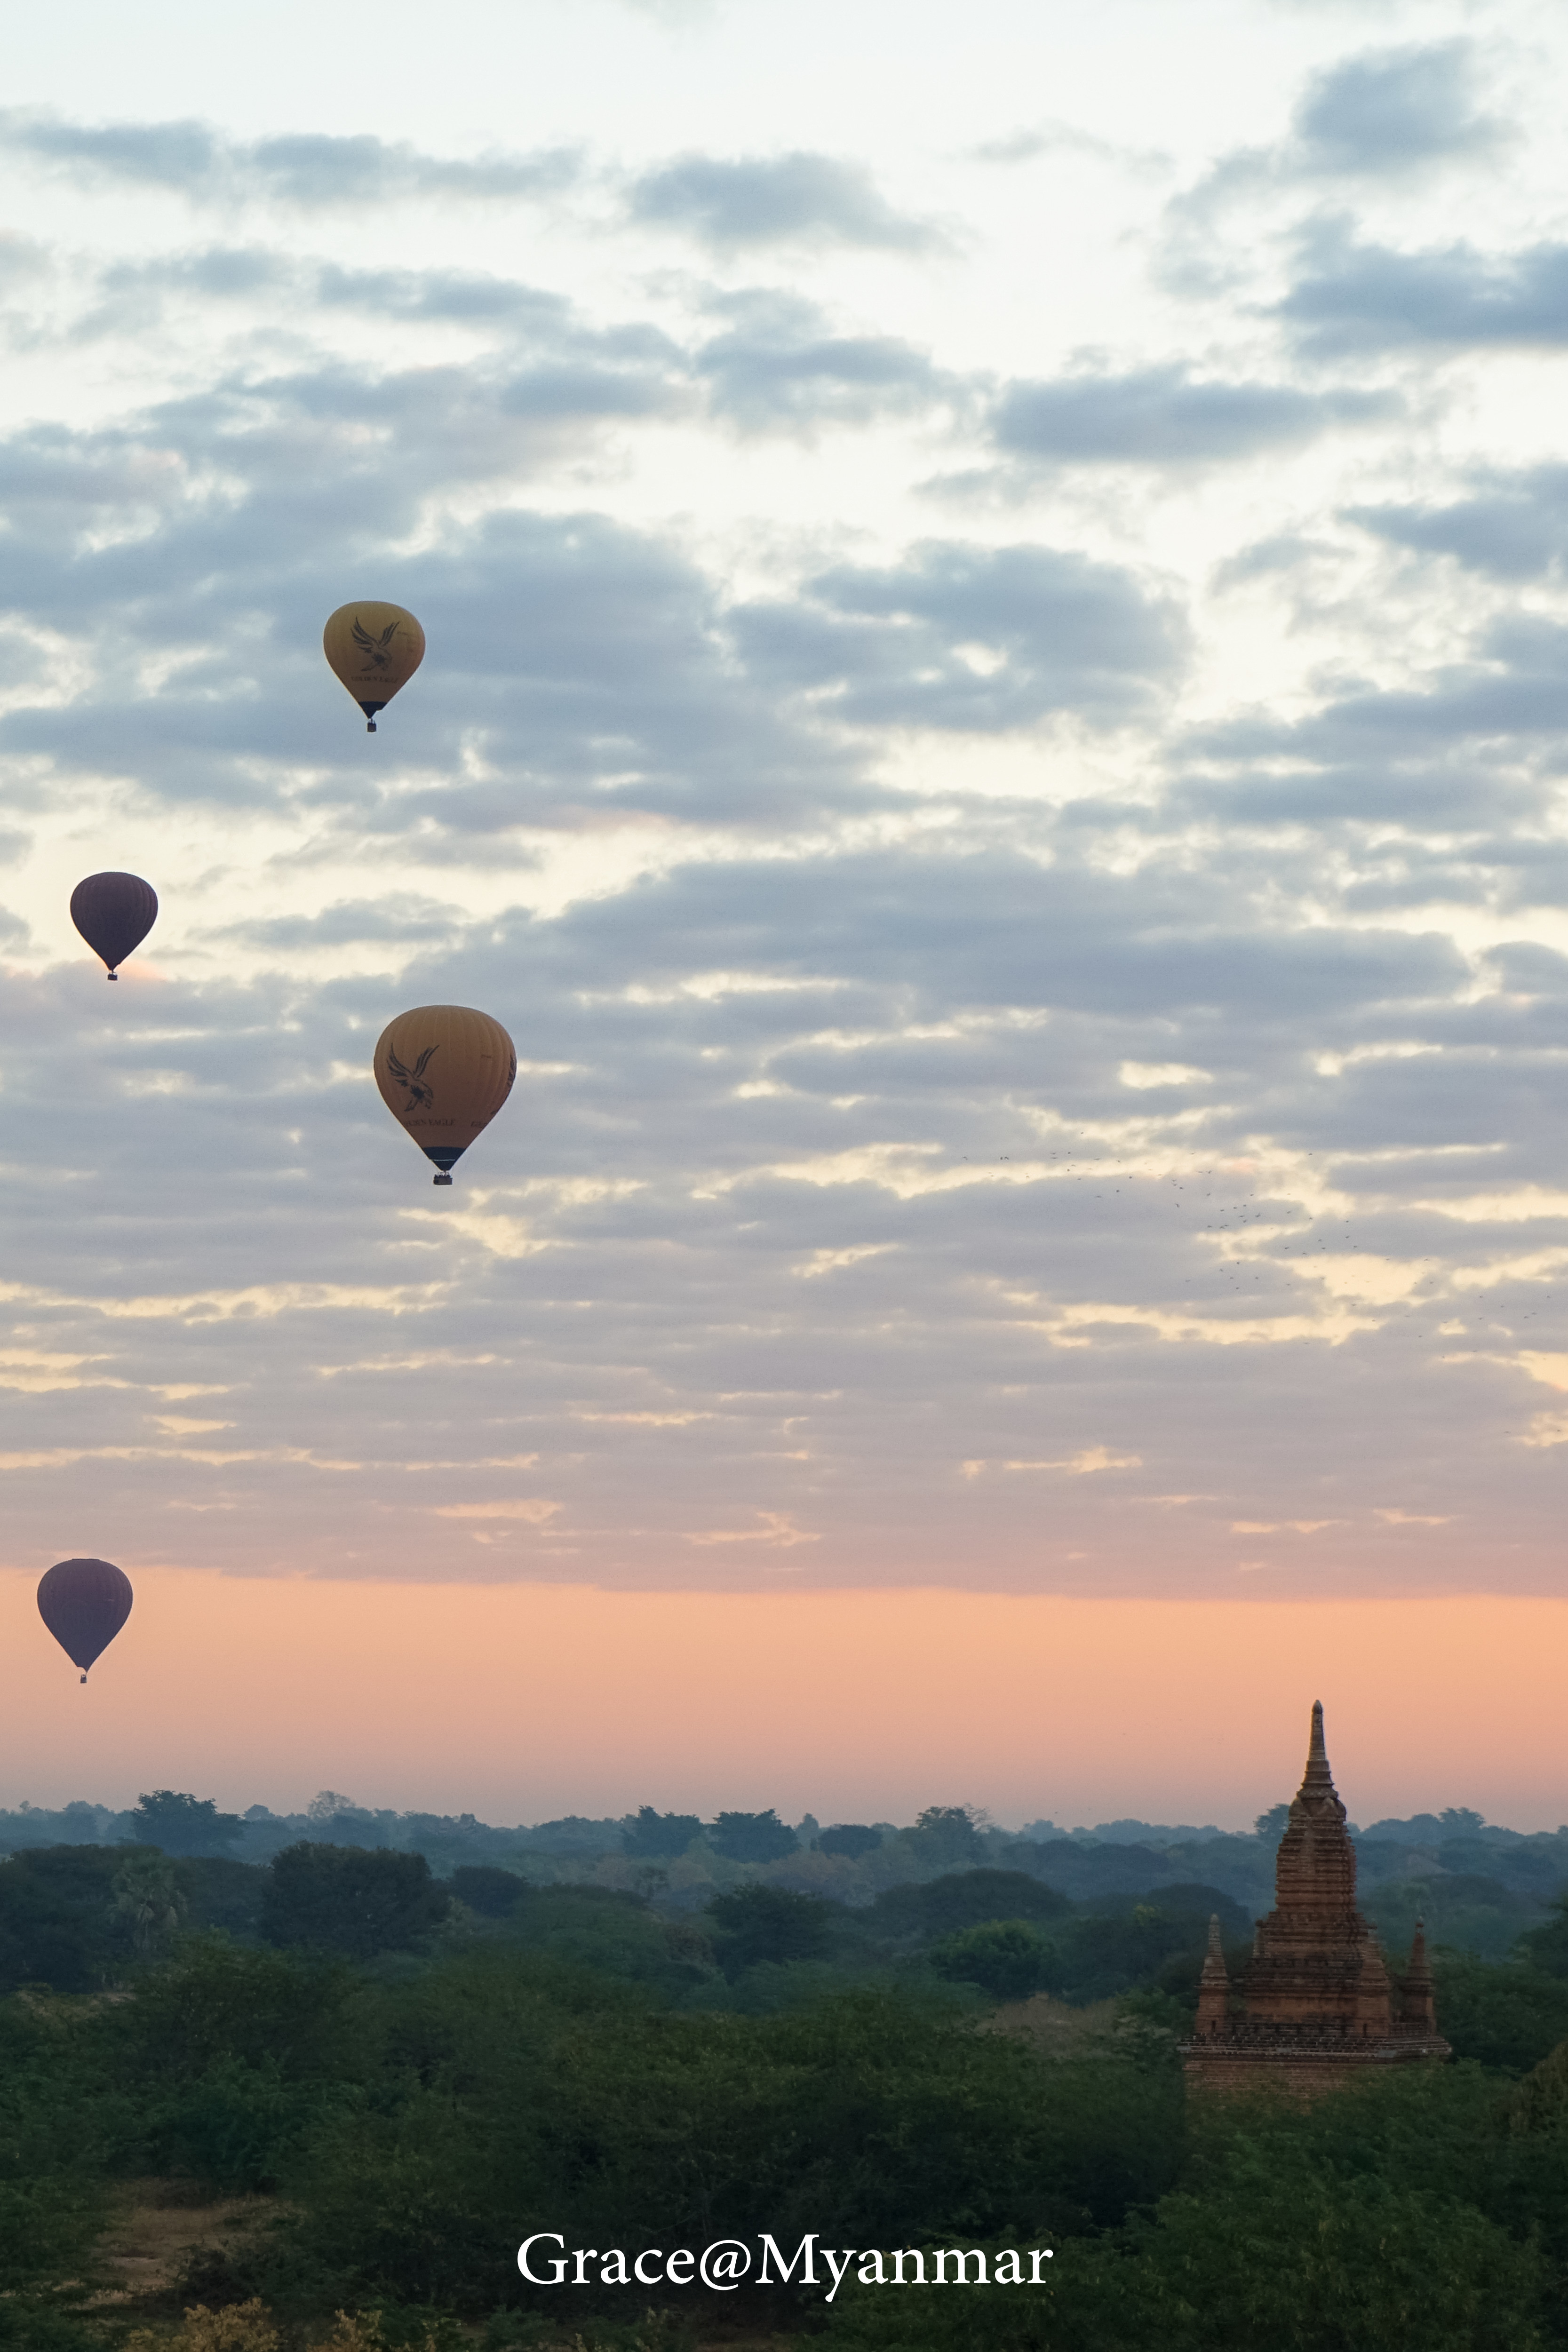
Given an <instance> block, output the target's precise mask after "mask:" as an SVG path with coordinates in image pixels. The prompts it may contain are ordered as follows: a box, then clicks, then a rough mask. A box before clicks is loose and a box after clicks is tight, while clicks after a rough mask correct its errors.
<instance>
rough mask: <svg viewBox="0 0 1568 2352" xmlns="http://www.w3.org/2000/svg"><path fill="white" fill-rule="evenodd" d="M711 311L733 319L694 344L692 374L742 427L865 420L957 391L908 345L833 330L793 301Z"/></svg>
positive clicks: (766, 294)
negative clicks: (723, 328) (696, 349)
mask: <svg viewBox="0 0 1568 2352" xmlns="http://www.w3.org/2000/svg"><path fill="white" fill-rule="evenodd" d="M713 309H714V310H715V311H716V312H718V313H719V314H720V315H721V316H722V317H725V318H727V319H728V320H730V321H731V324H730V325H729V326H728V327H727V329H726V331H724V332H723V333H722V334H718V335H714V336H712V337H711V338H710V340H709V341H707V342H705V343H704V344H703V345H702V346H701V348H700V351H699V352H698V353H697V359H696V366H697V372H698V373H699V375H700V376H701V377H702V378H703V379H705V380H706V382H707V383H708V384H709V386H710V395H711V399H712V403H713V406H714V408H715V410H716V411H717V412H718V413H719V414H720V415H722V416H725V417H727V418H728V419H730V420H731V422H732V423H734V424H736V425H740V426H741V427H742V429H744V430H748V431H758V430H768V429H775V430H776V429H777V428H779V427H781V426H782V427H784V428H785V429H793V428H796V427H799V426H803V425H804V426H808V427H809V426H816V425H822V424H825V423H834V424H865V423H867V422H868V421H869V420H870V419H872V418H874V417H877V416H883V415H900V414H905V413H909V412H911V411H916V410H920V409H922V408H927V407H930V406H931V404H932V403H933V402H935V401H937V400H939V399H942V398H943V397H952V396H953V395H954V394H955V393H956V392H957V387H956V385H954V384H953V383H952V381H951V380H950V379H946V378H944V377H943V376H942V374H941V373H940V372H939V371H938V370H937V369H936V368H934V367H933V366H932V365H931V360H930V358H929V357H928V355H927V354H926V353H924V352H920V351H917V350H916V349H915V348H914V347H913V345H912V344H910V343H906V342H902V341H899V340H898V339H897V338H896V337H894V336H890V335H854V334H841V333H838V332H836V331H834V330H833V329H832V328H831V327H830V326H829V325H828V323H827V320H826V317H825V315H824V313H823V312H822V311H821V310H820V309H818V307H817V306H816V304H815V303H812V302H807V301H805V300H803V299H801V298H800V297H799V296H797V295H789V294H783V293H779V292H777V291H774V290H773V289H747V290H746V291H744V292H742V293H739V294H734V295H729V296H723V297H720V298H719V299H717V300H716V301H715V302H714V304H713Z"/></svg>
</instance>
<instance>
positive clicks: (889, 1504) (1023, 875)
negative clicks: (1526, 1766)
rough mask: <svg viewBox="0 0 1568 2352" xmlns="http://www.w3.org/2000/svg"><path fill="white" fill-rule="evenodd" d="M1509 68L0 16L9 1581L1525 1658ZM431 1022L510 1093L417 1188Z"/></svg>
mask: <svg viewBox="0 0 1568 2352" xmlns="http://www.w3.org/2000/svg"><path fill="white" fill-rule="evenodd" d="M1565 79H1568V30H1565V28H1564V26H1563V19H1562V14H1561V11H1560V10H1559V9H1556V8H1549V7H1546V6H1544V5H1531V0H1510V5H1468V6H1466V5H1425V4H1424V0H1412V4H1411V5H1400V0H1390V5H1385V6H1384V7H1382V8H1377V7H1373V6H1369V5H1361V0H1358V5H1354V6H1351V5H1331V4H1330V0H1324V5H1289V4H1288V0H1185V5H1183V6H1181V7H1180V8H1176V7H1173V6H1172V5H1169V0H1101V5H1098V6H1097V7H1095V8H1093V9H1086V8H1083V7H1081V6H1068V5H1059V0H1051V5H1040V0H973V5H970V6H968V7H967V8H965V9H963V10H954V9H952V8H951V7H941V6H937V5H930V0H900V5H897V6H894V5H892V4H891V0H834V5H821V0H792V5H789V6H788V7H785V6H784V5H780V0H714V5H710V6H701V5H691V6H682V5H673V0H672V5H662V6H658V5H644V6H632V5H622V0H526V5H519V0H448V5H447V6H446V7H445V8H444V9H443V10H442V11H441V12H440V13H439V15H438V16H434V17H433V16H431V15H430V14H429V12H427V11H426V10H422V9H417V8H416V7H414V6H413V5H409V0H381V5H378V6H377V8H376V9H375V10H374V13H373V14H372V15H371V16H366V15H364V14H363V13H355V12H343V11H337V12H331V13H328V12H323V11H321V10H320V9H319V8H317V7H315V6H306V5H303V0H277V5H272V6H271V7H269V8H268V10H267V11H265V12H250V13H249V14H246V15H239V14H237V12H234V11H227V10H225V11H215V10H214V9H212V8H211V7H210V6H209V5H205V0H200V5H198V0H150V5H149V6H148V7H147V8H146V9H144V10H142V11H140V12H138V13H137V15H136V17H135V19H134V22H132V19H131V18H129V17H128V16H126V13H125V11H124V10H123V8H121V7H119V6H114V5H108V0H58V5H56V6H55V7H54V8H53V9H51V10H48V11H43V10H35V11H32V12H29V16H28V18H27V20H26V22H19V23H18V25H17V26H15V27H13V28H12V30H11V32H10V34H9V35H8V58H7V77H6V84H7V104H6V106H5V110H4V111H3V112H0V194H3V197H4V213H3V217H4V220H5V236H4V239H3V241H0V336H3V337H4V343H5V365H4V368H3V370H0V514H3V519H4V534H5V535H4V539H3V540H0V583H3V586H0V789H3V792H4V808H3V811H0V837H3V841H4V848H5V856H4V859H3V861H0V958H3V964H0V1106H3V1108H4V1110H5V1122H6V1135H7V1138H8V1151H7V1165H6V1168H5V1181H6V1185H7V1193H8V1203H9V1213H8V1217H7V1221H6V1240H5V1251H4V1263H3V1265H0V1276H3V1281H0V1318H3V1319H0V1384H3V1385H0V1466H3V1467H4V1469H5V1499H6V1512H5V1564H6V1565H8V1566H10V1567H11V1568H14V1569H16V1570H19V1571H20V1570H27V1571H28V1572H29V1573H32V1574H36V1573H37V1568H38V1567H41V1566H43V1565H45V1564H47V1561H48V1560H50V1559H55V1558H58V1557H59V1556H61V1555H62V1554H64V1553H67V1552H100V1553H103V1554H105V1555H107V1556H109V1557H111V1558H114V1559H119V1560H121V1562H123V1564H125V1565H126V1566H127V1567H128V1568H129V1569H130V1570H132V1573H133V1574H135V1573H137V1572H138V1570H141V1571H144V1572H153V1573H157V1572H159V1571H168V1572H174V1571H178V1570H197V1569H199V1570H208V1571H214V1570H216V1571H222V1572H225V1573H226V1574H227V1575H229V1576H230V1577H234V1576H239V1577H244V1578H254V1577H258V1576H260V1577H271V1576H276V1575H279V1574H300V1573H302V1574H305V1575H308V1576H310V1577H313V1578H326V1579H342V1578H350V1579H358V1580H395V1581H405V1582H416V1583H430V1582H440V1581H442V1580H449V1581H453V1582H465V1583H471V1582H475V1581H480V1582H498V1581H507V1582H510V1581H521V1582H523V1583H542V1582H546V1583H552V1584H565V1585H574V1586H598V1587H609V1588H641V1589H644V1590H647V1591H668V1590H674V1589H686V1590H690V1589H697V1590H732V1591H763V1592H787V1591H798V1590H803V1589H805V1588H806V1587H809V1588H811V1589H813V1590H821V1589H826V1588H832V1587H848V1586H859V1587H874V1588H886V1589H898V1590H908V1589H910V1588H912V1587H919V1586H942V1587H956V1588H961V1589H969V1590H973V1591H990V1592H998V1593H1013V1594H1029V1593H1059V1594H1072V1595H1077V1596H1088V1597H1099V1598H1106V1597H1110V1596H1128V1595H1139V1594H1142V1595H1150V1596H1160V1597H1163V1598H1166V1599H1175V1598H1189V1599H1190V1598H1199V1597H1202V1598H1205V1599H1209V1600H1214V1599H1221V1600H1225V1599H1230V1598H1234V1597H1237V1596H1247V1597H1248V1598H1251V1597H1254V1596H1257V1597H1262V1596H1264V1595H1267V1596H1268V1598H1271V1599H1273V1598H1278V1599H1280V1600H1282V1601H1287V1600H1291V1599H1294V1598H1296V1597H1300V1596H1307V1595H1312V1596H1318V1597H1330V1598H1342V1599H1347V1600H1348V1599H1350V1598H1352V1597H1353V1598H1358V1599H1370V1598H1374V1597H1385V1598H1397V1597H1400V1596H1413V1595H1417V1594H1429V1593H1433V1592H1436V1591H1456V1592H1458V1591H1465V1592H1496V1593H1500V1594H1501V1593H1517V1594H1537V1595H1550V1594H1552V1593H1554V1592H1556V1591H1559V1590H1560V1589H1561V1582H1562V1572H1561V1557H1562V1535H1561V1524H1562V1498H1563V1479H1564V1473H1565V1470H1568V1454H1565V1452H1564V1448H1565V1447H1568V1181H1565V1179H1564V1173H1563V1152H1564V1147H1565V1145H1568V1117H1565V1115H1564V1108H1563V1088H1564V1080H1565V1078H1568V916H1565V915H1564V912H1563V895H1564V889H1565V887H1568V800H1565V798H1564V793H1563V771H1564V751H1565V748H1568V591H1565V583H1564V576H1563V560H1564V554H1565V551H1568V453H1565V452H1564V450H1563V445H1562V431H1561V417H1562V414H1563V393H1564V388H1565V386H1568V193H1565V191H1564V185H1563V174H1562V163H1561V126H1562V121H1563V112H1564V106H1565V102H1568V90H1565V89H1564V82H1565ZM361 595H363V596H367V597H384V598H391V599H395V600H396V601H399V602H401V603H404V604H407V605H409V606H411V607H412V608H413V609H414V610H415V611H416V613H417V614H418V615H419V617H420V619H421V620H422V622H423V624H424V626H425V629H426V635H427V638H428V645H429V651H428V654H427V656H426V662H425V666H424V668H423V669H422V671H421V672H420V674H419V675H418V677H416V679H415V680H414V682H413V683H412V684H411V685H410V686H409V687H408V688H406V689H405V693H404V695H403V697H402V698H401V699H400V700H398V701H397V702H396V703H395V705H394V706H393V707H392V708H391V709H390V710H389V711H388V712H387V714H386V715H385V717H384V719H383V721H382V724H381V729H380V731H379V733H378V734H377V735H375V736H374V737H367V736H366V734H365V732H364V730H363V723H362V722H361V721H360V720H359V719H357V717H356V713H355V710H354V708H353V704H352V703H351V701H350V700H349V699H348V698H347V697H346V696H345V694H344V693H343V691H342V688H340V687H339V686H338V685H337V683H336V682H335V680H334V679H333V678H332V677H331V675H330V674H329V673H328V671H327V670H326V668H325V667H324V665H323V663H322V661H321V652H320V639H321V624H322V622H323V620H324V618H325V616H326V614H328V613H329V612H330V611H331V609H332V608H333V607H334V606H336V605H337V604H341V603H342V602H344V601H345V600H347V599H351V598H353V597H355V596H361ZM121 866H125V867H131V868H133V869H135V870H137V871H139V872H141V873H142V874H144V875H145V876H146V877H148V878H149V879H150V880H151V881H153V884H154V885H155V887H156V888H157V889H158V891H159V893H160V897H161V899H162V903H163V911H162V913H161V916H160V919H159V921H158V925H157V928H156V929H155V930H154V932H153V936H152V938H151V939H150V940H149V941H148V943H147V945H146V947H145V948H144V949H143V950H141V951H140V953H139V954H138V956H137V957H136V958H135V959H134V961H132V964H131V965H130V966H129V967H128V968H127V971H126V973H125V976H124V979H123V982H122V984H121V986H120V987H119V988H117V989H115V990H113V991H110V990H108V989H106V987H105V985H104V982H103V975H102V972H101V970H100V968H99V967H98V966H97V965H96V964H95V963H94V962H93V961H92V960H91V959H90V958H89V956H88V954H87V953H86V952H85V950H83V949H82V947H81V945H80V942H79V940H77V938H76V935H75V933H74V932H73V930H72V929H71V927H70V924H69V920H68V913H67V901H68V896H69V893H70V890H71V887H72V886H73V885H74V884H75V882H76V881H77V880H78V879H79V877H81V876H82V875H84V874H86V873H89V872H91V871H94V870H96V869H100V868H103V867H121ZM439 1002H456V1003H469V1004H475V1005H479V1006H481V1007H483V1008H484V1009H485V1010H486V1011H488V1012H489V1013H493V1014H495V1015H496V1016H497V1017H498V1018H499V1019H500V1020H501V1021H502V1022H504V1023H505V1024H506V1025H507V1027H508V1028H509V1029H510V1032H511V1034H512V1035H513V1037H514V1038H515V1040H516V1043H517V1047H518V1052H519V1056H520V1072H519V1078H518V1084H517V1087H516V1090H515V1092H514V1094H513V1097H512V1099H511V1102H510V1105H509V1107H508V1108H507V1109H506V1110H505V1111H504V1112H503V1113H502V1114H501V1115H500V1118H498V1119H497V1121H496V1123H495V1125H494V1126H493V1128H492V1129H490V1130H489V1133H488V1134H487V1135H486V1136H485V1137H484V1138H483V1139H481V1140H480V1142H479V1144H478V1145H476V1146H475V1148H474V1149H473V1150H472V1151H471V1153H470V1154H469V1156H468V1159H467V1160H465V1161H464V1162H463V1163H462V1166H461V1168H460V1169H459V1171H458V1181H457V1184H456V1186H455V1187H454V1189H453V1191H452V1192H443V1193H436V1192H433V1191H432V1189H431V1187H430V1184H429V1181H428V1171H427V1169H426V1166H425V1163H424V1162H423V1161H422V1160H420V1159H419V1158H418V1156H417V1154H416V1152H415V1150H413V1148H412V1147H411V1145H410V1144H409V1143H408V1141H407V1140H406V1139H405V1137H404V1136H403V1135H401V1134H400V1133H399V1131H398V1129H396V1127H395V1125H394V1124H393V1122H392V1121H391V1119H390V1118H388V1116H387V1114H386V1112H385V1110H384V1108H383V1106H382V1104H381V1101H380V1099H379V1097H378V1096H377V1095H376V1093H375V1091H374V1086H373V1084H372V1082H371V1078H370V1074H369V1056H370V1049H371V1046H372V1045H373V1044H374V1039H375V1036H376V1035H377V1034H378V1032H379V1031H380V1029H381V1027H382V1026H383V1025H384V1023H385V1021H386V1020H387V1019H388V1018H389V1017H390V1016H391V1015H392V1014H393V1013H396V1012H398V1011H400V1010H401V1009H403V1008H404V1007H405V1006H407V1005H411V1004H419V1003H439Z"/></svg>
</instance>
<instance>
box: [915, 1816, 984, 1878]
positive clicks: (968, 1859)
mask: <svg viewBox="0 0 1568 2352" xmlns="http://www.w3.org/2000/svg"><path fill="white" fill-rule="evenodd" d="M904 1835H905V1837H906V1838H907V1839H908V1841H909V1843H910V1846H911V1847H912V1848H913V1850H914V1854H915V1858H916V1860H917V1861H918V1862H921V1863H923V1864H925V1866H926V1867H927V1868H928V1869H931V1870H962V1869H963V1867H964V1866H965V1864H972V1863H977V1862H984V1859H985V1848H984V1844H983V1843H981V1837H980V1832H979V1830H978V1829H977V1828H976V1826H975V1821H974V1814H973V1809H972V1808H971V1807H970V1806H968V1805H928V1806H927V1807H926V1809H925V1811H924V1812H923V1813H922V1814H921V1817H920V1819H919V1821H918V1822H916V1823H915V1825H914V1827H913V1829H912V1830H906V1831H905V1832H904Z"/></svg>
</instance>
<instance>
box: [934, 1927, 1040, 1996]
mask: <svg viewBox="0 0 1568 2352" xmlns="http://www.w3.org/2000/svg"><path fill="white" fill-rule="evenodd" d="M927 1958H929V1959H930V1961H931V1966H932V1968H933V1969H935V1970H936V1972H937V1974H938V1976H939V1977H946V1978H947V1979H948V1980H949V1981H950V1983H953V1984H977V1985H979V1986H981V1987H982V1988H983V1989H984V1990H985V1991H986V1992H988V1993H992V1994H994V1996H995V1998H996V1999H997V2000H1027V1999H1028V1997H1029V1995H1030V1993H1032V1992H1038V1991H1039V1990H1040V1989H1041V1988H1042V1986H1044V1985H1045V1984H1046V1983H1047V1980H1048V1979H1050V1977H1051V1976H1052V1975H1053V1974H1054V1973H1055V1970H1056V1965H1057V1956H1056V1952H1055V1950H1054V1948H1052V1946H1051V1945H1049V1944H1047V1941H1046V1939H1045V1937H1043V1936H1042V1935H1041V1934H1040V1932H1039V1929H1038V1928H1037V1927H1030V1925H1029V1923H1028V1921H1027V1920H1026V1919H987V1920H984V1921H983V1922H982V1924H981V1925H980V1926H978V1927H963V1928H960V1930H959V1932H958V1934H957V1935H956V1936H946V1937H943V1938H942V1942H941V1943H939V1944H933V1945H932V1946H931V1950H930V1952H929V1953H928V1955H927Z"/></svg>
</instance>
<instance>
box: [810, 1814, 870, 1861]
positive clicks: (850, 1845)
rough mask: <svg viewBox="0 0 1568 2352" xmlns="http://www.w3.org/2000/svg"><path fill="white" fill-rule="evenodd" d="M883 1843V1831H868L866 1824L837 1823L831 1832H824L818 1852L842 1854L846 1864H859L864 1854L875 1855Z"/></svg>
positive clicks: (818, 1840) (818, 1843)
mask: <svg viewBox="0 0 1568 2352" xmlns="http://www.w3.org/2000/svg"><path fill="white" fill-rule="evenodd" d="M881 1843H882V1832H881V1831H880V1830H873V1829H868V1827H867V1826H866V1824H865V1822H835V1823H834V1825H833V1827H832V1828H831V1829H830V1830H824V1831H823V1832H822V1834H821V1836H820V1837H819V1838H818V1839H817V1841H816V1850H817V1852H818V1853H837V1854H842V1855H843V1857H844V1859H845V1861H846V1862H858V1861H859V1859H860V1856H861V1855H862V1854H863V1853H875V1852H876V1850H877V1848H878V1847H879V1845H880V1844H881Z"/></svg>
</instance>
